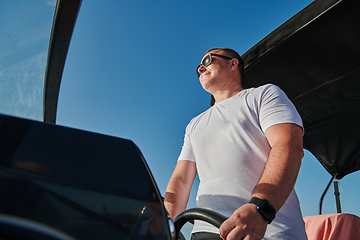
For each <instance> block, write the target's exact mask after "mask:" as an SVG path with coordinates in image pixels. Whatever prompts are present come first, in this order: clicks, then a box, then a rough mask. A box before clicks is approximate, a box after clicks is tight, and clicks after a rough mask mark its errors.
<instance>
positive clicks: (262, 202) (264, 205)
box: [249, 197, 276, 224]
mask: <svg viewBox="0 0 360 240" xmlns="http://www.w3.org/2000/svg"><path fill="white" fill-rule="evenodd" d="M249 203H252V204H255V205H256V208H257V210H258V211H259V213H260V214H261V216H263V218H264V219H265V220H266V221H268V224H270V223H271V222H272V220H274V218H275V215H276V210H275V208H274V207H273V206H272V205H271V204H270V203H269V202H268V200H266V199H260V198H257V197H253V198H251V199H250V201H249Z"/></svg>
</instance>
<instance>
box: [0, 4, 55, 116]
mask: <svg viewBox="0 0 360 240" xmlns="http://www.w3.org/2000/svg"><path fill="white" fill-rule="evenodd" d="M55 5H56V0H32V1H11V0H5V1H1V3H0V33H1V35H0V43H1V44H0V113H5V114H9V115H14V116H18V117H24V118H29V119H34V120H42V119H43V89H44V77H45V69H46V61H47V53H48V47H49V40H50V33H51V27H52V22H53V17H54V11H55Z"/></svg>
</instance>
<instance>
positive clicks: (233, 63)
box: [230, 58, 239, 71]
mask: <svg viewBox="0 0 360 240" xmlns="http://www.w3.org/2000/svg"><path fill="white" fill-rule="evenodd" d="M238 65H239V60H238V59H236V58H233V59H231V65H230V69H231V70H232V71H233V70H235V69H236V68H237V67H238Z"/></svg>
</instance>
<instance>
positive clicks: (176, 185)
mask: <svg viewBox="0 0 360 240" xmlns="http://www.w3.org/2000/svg"><path fill="white" fill-rule="evenodd" d="M195 176H196V164H195V162H192V161H185V160H181V161H178V162H177V164H176V167H175V170H174V172H173V174H172V176H171V178H170V181H169V183H168V186H167V188H166V193H165V200H164V204H165V206H166V208H167V209H168V211H169V214H170V218H171V219H172V220H174V219H175V218H176V217H177V215H179V214H180V213H182V212H183V211H185V210H186V205H187V203H188V200H189V196H190V191H191V187H192V185H193V182H194V179H195Z"/></svg>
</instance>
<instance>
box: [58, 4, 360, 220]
mask: <svg viewBox="0 0 360 240" xmlns="http://www.w3.org/2000/svg"><path fill="white" fill-rule="evenodd" d="M311 2H312V1H310V0H296V1H289V0H273V1H269V0H253V1H239V0H238V1H214V0H208V1H202V0H201V1H200V0H193V1H171V0H159V1H145V0H143V1H138V0H134V1H118V0H108V1H101V2H100V1H95V0H86V1H83V3H82V7H81V10H80V13H79V16H78V21H77V24H76V27H75V31H74V35H73V39H72V42H71V45H70V49H69V53H68V58H67V61H66V66H65V71H64V74H63V80H62V84H61V88H60V97H59V105H58V113H57V124H59V125H65V126H70V127H75V128H80V129H85V130H90V131H94V132H99V133H104V134H108V135H112V136H117V137H122V138H128V139H131V140H133V141H134V142H135V143H136V144H137V145H138V146H139V148H140V149H141V151H142V153H143V154H144V156H145V159H146V160H147V162H148V164H149V166H150V169H151V171H152V173H153V175H154V177H155V180H156V182H157V184H158V186H159V189H160V192H161V194H162V195H164V194H165V188H166V185H167V182H168V180H169V178H170V176H171V173H172V171H173V169H174V167H175V164H176V160H177V157H178V155H179V153H180V150H181V146H182V142H183V136H184V131H185V127H186V125H187V124H188V122H189V121H190V119H191V118H192V117H194V116H196V115H198V114H199V113H201V112H202V111H204V110H206V109H207V108H208V107H209V103H210V95H209V94H208V93H207V92H205V91H204V90H203V89H202V88H201V85H200V84H199V82H198V79H197V77H196V74H195V68H196V66H197V65H198V64H199V62H200V60H201V58H202V56H203V54H204V53H205V51H206V50H208V49H210V48H213V47H229V48H233V49H235V50H237V51H238V52H239V53H240V54H243V53H245V52H246V51H247V50H248V49H250V48H251V47H252V46H253V45H255V44H256V43H257V42H258V41H260V40H261V39H262V38H263V37H265V36H266V35H267V34H269V33H270V32H271V31H273V30H274V29H275V28H277V27H278V26H279V25H281V24H282V23H283V22H285V21H286V20H287V19H289V18H290V17H291V16H293V15H294V14H296V13H297V12H298V11H300V10H301V9H303V8H304V7H305V6H307V5H308V4H310V3H311ZM329 180H330V175H329V174H328V173H327V172H326V171H325V170H324V168H323V167H322V166H321V165H320V164H319V163H318V161H317V160H316V159H315V158H314V157H313V156H312V155H311V154H310V153H308V152H306V153H305V157H304V159H303V165H302V168H301V170H300V174H299V178H298V182H297V184H296V191H297V193H298V196H299V199H300V203H301V207H302V211H303V214H304V215H315V214H317V213H318V202H319V199H320V196H321V194H322V192H323V190H324V188H325V186H326V185H327V183H328V181H329ZM359 180H360V175H359V173H353V174H350V175H348V176H346V177H344V179H343V180H341V181H340V185H341V188H342V189H343V192H341V195H340V198H341V202H342V209H343V212H350V213H354V214H356V215H360V208H359V206H358V205H357V204H356V202H355V201H354V199H359V197H360V196H359V191H358V190H359V188H358V186H357V183H358V182H359ZM197 181H198V180H196V183H197ZM354 190H355V191H354ZM195 193H196V187H195V188H193V191H192V195H191V198H190V201H189V207H195V201H194V200H195ZM335 212H336V207H335V201H334V195H333V187H331V188H330V190H329V192H328V194H327V196H326V198H325V200H324V207H323V213H335Z"/></svg>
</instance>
